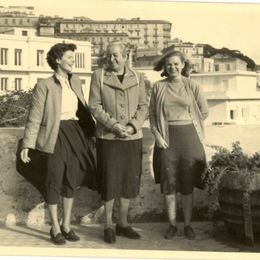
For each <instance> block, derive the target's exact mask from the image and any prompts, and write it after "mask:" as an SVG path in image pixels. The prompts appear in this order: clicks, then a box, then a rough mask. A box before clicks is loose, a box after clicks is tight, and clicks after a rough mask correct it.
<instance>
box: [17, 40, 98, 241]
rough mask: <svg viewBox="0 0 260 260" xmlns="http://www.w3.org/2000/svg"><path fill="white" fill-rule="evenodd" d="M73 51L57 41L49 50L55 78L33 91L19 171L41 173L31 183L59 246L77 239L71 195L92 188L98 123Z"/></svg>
mask: <svg viewBox="0 0 260 260" xmlns="http://www.w3.org/2000/svg"><path fill="white" fill-rule="evenodd" d="M75 49H76V45H75V44H66V43H58V44H55V45H54V46H52V47H51V49H50V50H49V52H48V54H47V62H48V64H49V66H50V67H51V68H52V69H53V70H54V74H53V75H52V76H51V77H49V78H46V79H43V80H42V81H40V82H39V83H37V85H36V87H35V88H34V90H33V95H32V104H31V109H30V113H29V117H28V121H27V124H26V127H25V132H24V138H23V141H22V148H21V152H20V159H21V161H22V164H23V165H22V166H20V167H21V169H24V170H25V171H26V170H28V171H29V170H32V169H33V170H36V169H37V171H35V172H33V173H31V176H32V174H35V175H38V177H39V178H41V180H42V183H39V182H38V183H37V185H36V180H37V178H34V181H35V182H34V181H33V180H31V182H32V183H33V184H35V187H37V188H38V190H39V191H40V192H41V193H42V195H43V197H44V199H45V201H46V203H47V204H48V209H49V213H50V219H51V223H52V227H51V230H50V237H51V240H52V242H53V243H55V244H57V245H61V244H64V243H66V240H69V241H78V240H79V237H78V236H77V235H76V233H75V232H74V231H73V230H72V229H71V227H70V220H71V213H72V205H73V197H74V193H75V190H76V188H77V187H78V186H80V185H82V184H83V182H85V183H86V184H87V186H89V187H90V188H92V186H91V182H92V180H93V176H94V175H95V170H96V167H95V155H94V153H93V150H92V148H93V147H92V145H93V143H92V142H93V141H92V139H91V136H93V135H94V131H95V122H94V120H93V118H92V116H91V113H90V111H89V109H88V106H87V104H86V101H85V99H84V96H83V91H82V85H81V81H80V79H79V78H78V77H77V76H76V75H73V74H71V72H72V67H73V64H74V51H75ZM27 165H28V167H27ZM30 165H31V166H32V167H31V168H30ZM28 176H29V175H28ZM29 181H30V179H29ZM60 196H62V197H63V219H62V223H61V225H60V223H59V220H58V210H57V205H58V203H59V199H60Z"/></svg>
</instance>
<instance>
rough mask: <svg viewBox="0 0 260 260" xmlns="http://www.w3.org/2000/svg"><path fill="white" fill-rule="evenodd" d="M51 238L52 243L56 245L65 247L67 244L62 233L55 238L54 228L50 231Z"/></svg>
mask: <svg viewBox="0 0 260 260" xmlns="http://www.w3.org/2000/svg"><path fill="white" fill-rule="evenodd" d="M50 236H51V241H52V242H53V243H54V244H55V245H64V244H66V240H65V238H64V236H63V235H62V234H61V233H58V234H57V235H56V236H55V235H54V233H53V229H52V228H51V230H50Z"/></svg>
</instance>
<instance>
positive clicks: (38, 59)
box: [36, 50, 44, 66]
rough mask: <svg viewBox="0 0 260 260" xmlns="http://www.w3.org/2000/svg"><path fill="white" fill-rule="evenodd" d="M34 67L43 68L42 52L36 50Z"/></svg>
mask: <svg viewBox="0 0 260 260" xmlns="http://www.w3.org/2000/svg"><path fill="white" fill-rule="evenodd" d="M36 65H37V66H43V65H44V50H37V60H36Z"/></svg>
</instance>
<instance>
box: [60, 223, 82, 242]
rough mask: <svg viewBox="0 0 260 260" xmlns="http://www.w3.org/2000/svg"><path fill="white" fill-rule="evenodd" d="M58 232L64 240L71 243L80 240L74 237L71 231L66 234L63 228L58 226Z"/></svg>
mask: <svg viewBox="0 0 260 260" xmlns="http://www.w3.org/2000/svg"><path fill="white" fill-rule="evenodd" d="M60 230H61V233H62V235H63V236H64V237H65V239H66V240H68V241H72V242H76V241H79V240H80V238H79V237H78V236H77V235H76V233H75V232H74V231H73V230H72V229H71V230H70V231H69V232H66V231H65V230H64V228H63V226H60Z"/></svg>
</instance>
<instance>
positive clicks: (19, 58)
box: [14, 49, 22, 66]
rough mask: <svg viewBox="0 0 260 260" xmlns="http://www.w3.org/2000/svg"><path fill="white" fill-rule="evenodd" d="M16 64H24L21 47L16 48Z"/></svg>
mask: <svg viewBox="0 0 260 260" xmlns="http://www.w3.org/2000/svg"><path fill="white" fill-rule="evenodd" d="M14 65H15V66H21V65H22V50H21V49H15V50H14Z"/></svg>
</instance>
